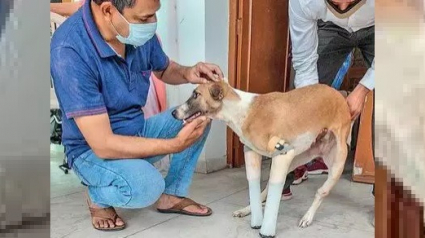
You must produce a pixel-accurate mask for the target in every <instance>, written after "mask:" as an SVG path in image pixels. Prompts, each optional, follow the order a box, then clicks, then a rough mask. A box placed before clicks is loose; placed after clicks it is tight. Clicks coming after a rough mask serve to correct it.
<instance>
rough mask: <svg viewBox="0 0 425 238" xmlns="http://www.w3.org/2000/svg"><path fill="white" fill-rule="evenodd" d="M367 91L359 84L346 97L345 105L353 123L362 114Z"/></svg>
mask: <svg viewBox="0 0 425 238" xmlns="http://www.w3.org/2000/svg"><path fill="white" fill-rule="evenodd" d="M368 93H369V89H368V88H366V87H365V86H363V85H361V84H359V85H357V87H356V88H355V89H354V90H353V92H351V93H350V94H349V95H348V97H347V104H348V107H349V108H350V113H351V120H352V121H354V120H355V119H356V118H357V117H358V116H359V115H360V113H361V112H362V110H363V107H364V103H365V99H366V95H367V94H368Z"/></svg>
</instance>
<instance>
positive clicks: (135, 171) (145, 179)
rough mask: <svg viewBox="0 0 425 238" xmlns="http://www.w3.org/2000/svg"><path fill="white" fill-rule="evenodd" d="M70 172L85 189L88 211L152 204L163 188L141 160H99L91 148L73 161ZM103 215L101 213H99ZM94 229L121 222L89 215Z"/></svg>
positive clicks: (157, 175)
mask: <svg viewBox="0 0 425 238" xmlns="http://www.w3.org/2000/svg"><path fill="white" fill-rule="evenodd" d="M73 170H74V173H75V174H76V175H77V176H78V177H79V178H80V180H81V181H82V183H83V184H84V185H86V186H87V188H88V197H89V200H90V201H89V205H90V208H91V210H93V209H95V211H97V212H100V213H99V214H102V210H108V209H109V210H108V213H112V214H114V213H115V211H114V210H113V209H112V208H111V207H121V208H143V207H147V206H149V205H151V204H153V203H154V202H155V201H157V200H158V198H159V197H160V196H161V194H162V192H163V191H164V188H165V183H164V179H163V178H162V175H161V174H160V173H159V172H158V171H157V170H156V168H155V167H153V166H152V165H151V164H150V163H149V162H147V161H145V160H143V159H115V160H111V159H100V158H98V157H97V156H96V155H95V154H94V153H93V151H91V150H90V151H87V152H85V153H83V154H82V155H81V156H80V157H78V158H77V159H76V160H75V161H74V165H73ZM103 214H104V212H103ZM92 222H93V225H94V226H95V227H96V228H108V227H113V226H114V222H115V225H116V226H120V223H121V224H123V222H122V220H121V219H117V220H116V221H113V218H109V219H107V218H105V217H102V216H96V215H95V214H94V215H92Z"/></svg>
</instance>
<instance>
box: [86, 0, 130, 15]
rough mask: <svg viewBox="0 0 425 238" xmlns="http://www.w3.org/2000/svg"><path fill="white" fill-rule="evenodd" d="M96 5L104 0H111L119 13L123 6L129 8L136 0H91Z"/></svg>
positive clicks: (106, 0)
mask: <svg viewBox="0 0 425 238" xmlns="http://www.w3.org/2000/svg"><path fill="white" fill-rule="evenodd" d="M93 2H95V3H96V4H97V5H100V4H102V3H104V2H111V3H112V5H113V6H114V7H116V8H117V9H118V11H119V12H120V13H122V11H123V10H124V8H126V7H128V8H131V7H133V6H134V4H135V3H136V0H93Z"/></svg>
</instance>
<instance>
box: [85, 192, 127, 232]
mask: <svg viewBox="0 0 425 238" xmlns="http://www.w3.org/2000/svg"><path fill="white" fill-rule="evenodd" d="M87 203H88V205H89V210H90V214H91V218H92V224H93V227H94V228H95V229H97V230H102V231H111V230H122V229H124V228H125V223H124V221H123V220H122V219H121V218H120V217H119V216H118V214H117V212H116V211H115V209H114V208H113V207H108V208H101V207H98V206H96V205H95V204H94V203H92V202H91V201H90V199H87Z"/></svg>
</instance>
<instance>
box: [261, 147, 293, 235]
mask: <svg viewBox="0 0 425 238" xmlns="http://www.w3.org/2000/svg"><path fill="white" fill-rule="evenodd" d="M294 156H295V152H294V150H290V151H288V152H287V153H286V154H285V155H277V156H275V157H273V158H272V167H271V170H270V178H269V188H268V195H267V202H266V208H265V211H264V219H263V224H262V226H261V231H260V235H261V236H262V237H274V236H275V234H276V222H277V215H278V213H279V205H280V198H281V194H282V190H283V185H284V184H285V180H286V175H287V174H288V169H289V165H290V164H291V162H292V159H293V158H294Z"/></svg>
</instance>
